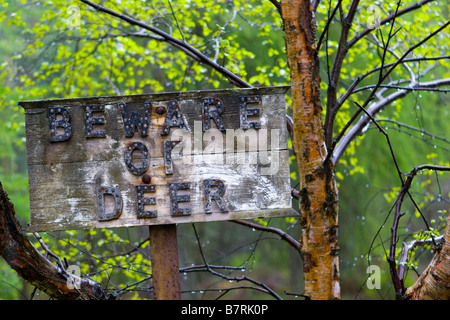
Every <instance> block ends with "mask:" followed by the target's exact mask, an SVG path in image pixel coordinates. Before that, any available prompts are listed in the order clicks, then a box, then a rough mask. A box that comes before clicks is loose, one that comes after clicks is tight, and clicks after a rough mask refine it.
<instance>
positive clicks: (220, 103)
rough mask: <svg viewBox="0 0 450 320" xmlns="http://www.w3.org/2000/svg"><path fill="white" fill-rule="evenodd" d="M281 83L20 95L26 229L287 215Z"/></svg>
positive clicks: (289, 211)
mask: <svg viewBox="0 0 450 320" xmlns="http://www.w3.org/2000/svg"><path fill="white" fill-rule="evenodd" d="M286 90H287V88H286V87H272V88H258V89H257V88H252V89H238V90H214V91H190V92H177V93H161V94H149V95H133V96H113V97H94V98H76V99H58V100H46V101H23V102H20V103H19V105H21V106H22V107H23V108H24V109H25V117H26V119H25V120H26V139H27V152H28V169H29V171H28V172H29V188H30V210H31V223H30V227H29V231H44V230H45V231H50V230H67V229H83V228H110V227H123V226H138V225H157V224H174V223H175V224H176V223H186V222H202V221H218V220H232V219H246V218H256V217H274V216H286V215H295V214H296V212H295V211H294V210H293V209H292V205H291V194H290V180H289V161H288V150H287V136H286V134H287V133H286V123H285V100H284V94H285V92H286Z"/></svg>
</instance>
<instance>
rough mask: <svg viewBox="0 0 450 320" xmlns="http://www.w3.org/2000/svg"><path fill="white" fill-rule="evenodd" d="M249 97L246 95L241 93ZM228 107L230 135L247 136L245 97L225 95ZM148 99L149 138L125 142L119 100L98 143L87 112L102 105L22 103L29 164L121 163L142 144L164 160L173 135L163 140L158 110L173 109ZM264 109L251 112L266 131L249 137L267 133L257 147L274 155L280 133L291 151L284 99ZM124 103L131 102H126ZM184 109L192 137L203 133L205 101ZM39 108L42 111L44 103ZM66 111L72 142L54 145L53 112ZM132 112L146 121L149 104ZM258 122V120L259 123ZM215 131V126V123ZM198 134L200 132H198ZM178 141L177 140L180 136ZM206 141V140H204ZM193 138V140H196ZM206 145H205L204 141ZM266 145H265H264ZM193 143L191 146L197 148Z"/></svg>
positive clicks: (265, 102) (268, 100)
mask: <svg viewBox="0 0 450 320" xmlns="http://www.w3.org/2000/svg"><path fill="white" fill-rule="evenodd" d="M241 94H243V93H241ZM217 97H218V98H220V99H221V100H222V101H223V103H224V104H225V108H224V109H225V110H224V113H223V114H222V115H221V118H222V120H223V122H224V124H225V126H226V128H227V129H229V130H230V135H231V133H233V132H232V130H234V134H235V135H239V134H240V133H241V130H239V129H240V122H239V101H238V99H239V96H231V97H229V96H226V95H225V94H222V95H218V96H217ZM146 98H147V99H144V98H143V97H140V99H139V101H142V100H143V101H153V103H152V108H151V114H150V125H149V133H148V136H146V137H142V136H141V135H140V134H139V133H138V132H136V133H135V134H134V136H133V137H132V138H130V139H125V136H124V128H123V127H124V124H123V119H122V115H121V114H120V112H119V107H118V103H115V102H114V101H117V98H114V99H112V101H108V102H106V101H105V103H106V104H105V113H104V114H103V115H100V114H99V115H97V116H102V117H104V118H105V121H106V123H105V125H101V126H98V127H99V128H98V130H105V131H106V133H107V135H106V137H105V138H93V139H87V138H86V134H85V110H84V107H85V106H88V105H91V104H99V103H100V102H101V101H103V99H102V100H99V101H92V99H87V100H86V101H84V102H83V100H78V99H77V100H75V101H72V100H67V101H59V102H58V104H55V102H54V101H52V100H49V104H48V106H46V107H39V108H36V107H35V106H34V105H33V107H32V108H31V107H30V104H29V103H21V104H22V105H23V106H24V107H25V108H26V111H25V113H26V119H25V120H26V133H27V151H28V162H29V163H30V164H44V163H62V162H84V161H96V160H99V159H102V160H111V159H115V158H117V157H122V156H123V153H122V152H123V149H124V148H125V147H126V145H127V144H128V143H129V141H131V140H132V141H138V142H142V143H144V144H146V145H148V146H149V148H151V152H150V157H163V147H162V145H163V142H164V141H167V140H170V139H171V136H172V135H168V136H162V135H161V131H162V127H163V124H164V120H165V117H166V114H163V115H158V114H157V113H156V110H157V108H158V107H161V106H162V107H165V108H167V105H168V102H169V101H170V100H166V101H155V100H152V99H154V97H153V96H146ZM261 100H262V101H261V103H259V104H255V105H249V106H251V107H255V108H256V107H257V108H258V109H260V117H257V121H260V122H261V129H263V130H254V129H253V130H248V133H247V135H249V136H251V135H252V134H255V135H256V137H257V139H259V137H260V135H261V136H262V134H261V133H265V134H267V138H266V139H264V141H267V142H266V145H265V146H262V145H261V146H255V147H256V148H259V150H263V149H269V150H271V149H273V148H272V147H271V146H272V145H273V144H275V143H272V139H271V138H272V136H273V135H272V134H271V130H272V129H277V130H279V137H278V143H277V147H276V148H275V149H286V148H287V146H286V143H287V132H286V120H285V118H284V113H285V110H284V108H280V106H284V96H281V95H276V96H262V99H261ZM121 101H127V100H126V99H121ZM179 104H180V109H181V112H182V114H183V115H184V117H185V119H186V120H187V121H186V122H187V123H188V126H189V128H190V130H191V134H192V135H194V134H195V133H200V130H201V129H202V126H201V123H202V97H198V98H195V99H194V98H191V99H189V100H180V101H179ZM38 105H41V103H39V104H38ZM56 106H63V107H65V108H66V109H67V110H68V111H69V112H70V117H71V121H70V123H71V126H72V133H71V136H70V139H69V140H68V141H65V142H64V143H63V142H61V143H49V137H50V136H49V120H48V117H47V112H48V111H47V110H48V108H49V107H56ZM126 107H127V112H128V113H132V112H137V113H138V114H139V115H141V116H143V115H144V113H143V111H142V110H143V108H144V102H126ZM255 118H256V117H255ZM211 122H212V125H213V127H214V125H215V123H214V121H211ZM175 129H176V128H173V129H172V131H171V134H172V133H174V131H175ZM194 129H198V130H197V132H194ZM174 138H177V136H175V137H174ZM204 138H205V139H206V137H204ZM193 139H194V137H192V139H191V140H193ZM202 140H203V139H202ZM261 140H263V139H261ZM193 143H194V142H193V141H191V144H192V148H194V146H193ZM209 143H210V141H202V148H203V149H204V148H205V147H206V146H207V145H208V144H209ZM222 146H223V150H224V151H226V148H227V141H226V138H225V137H224V138H223V139H222ZM246 146H247V150H249V147H248V143H247V144H246ZM233 148H234V150H235V151H237V149H238V144H237V143H236V142H235V143H234V144H233Z"/></svg>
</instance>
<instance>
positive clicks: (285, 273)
mask: <svg viewBox="0 0 450 320" xmlns="http://www.w3.org/2000/svg"><path fill="white" fill-rule="evenodd" d="M350 2H351V1H350V0H345V1H342V6H343V8H344V14H345V11H346V10H347V9H346V8H348V7H349V5H350ZM413 2H414V1H412V0H410V1H404V2H403V4H402V7H406V6H408V5H409V4H411V3H413ZM336 3H337V1H332V2H331V3H328V2H320V5H319V7H318V13H317V25H318V35H317V36H320V34H321V32H322V30H323V28H324V27H325V25H326V21H327V17H328V16H329V8H330V4H331V8H333V7H334V5H335V4H336ZM374 4H375V5H377V6H378V7H379V8H381V11H380V12H381V15H382V17H383V16H386V15H387V14H388V13H389V12H392V11H393V10H394V9H395V3H388V2H381V1H375V2H374ZM69 5H75V9H78V10H79V11H76V10H75V11H73V10H72V9H73V8H72V9H70V8H69ZM103 5H105V6H106V7H109V8H111V9H113V10H115V11H117V12H120V13H123V14H127V15H131V16H133V17H134V18H135V19H137V20H141V21H144V22H146V23H149V24H151V25H153V26H155V27H157V28H160V29H162V30H164V31H165V32H168V33H170V34H172V35H173V36H174V37H176V38H178V39H182V40H184V41H186V42H187V43H188V44H190V45H191V46H193V47H194V48H197V49H199V50H200V51H201V52H203V53H204V54H205V55H207V56H208V57H210V58H211V59H213V60H215V61H217V62H218V63H219V64H221V65H222V66H223V67H225V68H227V69H229V70H231V71H232V72H233V73H236V74H238V75H239V76H240V77H242V78H243V79H244V80H245V81H247V82H248V83H250V84H252V85H254V86H276V85H287V84H289V82H290V79H289V69H288V66H287V65H286V58H285V50H284V38H283V29H282V24H281V20H280V17H279V14H278V12H277V11H276V10H275V8H274V6H273V5H272V4H271V3H270V1H262V2H261V1H253V0H252V1H212V0H209V1H193V0H183V1H176V2H175V1H172V2H170V1H136V0H126V1H121V2H115V1H105V2H104V3H103ZM368 5H369V3H363V4H361V6H360V8H359V9H358V13H357V15H356V18H355V21H354V27H352V29H351V32H350V35H349V38H350V39H351V38H352V37H353V36H355V35H356V34H357V33H358V32H360V31H361V30H363V29H365V28H366V27H367V21H368V14H369V10H368ZM448 11H449V4H448V3H445V2H443V3H441V2H439V3H431V4H430V5H426V6H423V7H422V8H420V9H419V10H418V11H416V12H414V13H411V14H407V15H404V16H402V17H401V19H400V20H399V21H397V23H398V26H399V27H401V28H402V29H401V31H400V32H399V33H398V34H397V36H396V38H395V39H394V40H393V42H394V44H393V48H394V49H395V51H396V52H400V53H402V52H404V51H405V50H406V49H407V48H408V47H409V46H410V45H412V44H414V43H416V42H417V41H419V40H420V39H422V38H423V37H424V36H425V35H427V34H428V33H430V32H431V31H432V30H434V29H435V28H436V27H437V26H438V25H439V24H440V23H442V22H443V21H444V20H445V19H446V18H447V17H448ZM76 12H79V13H80V16H79V19H77V17H74V13H76ZM74 18H75V19H74ZM77 23H79V25H77ZM74 24H75V25H74ZM389 27H390V26H389V25H385V26H382V27H381V30H380V31H381V32H382V33H383V34H384V36H385V37H386V36H387V33H388V30H389V29H388V28H389ZM138 32H139V33H141V34H138V35H136V33H138ZM339 36H340V22H339V21H338V20H337V19H335V20H333V22H332V23H331V25H330V29H329V34H328V37H327V38H326V40H325V41H326V45H323V46H322V50H321V53H320V62H321V66H322V71H321V78H322V82H321V90H322V101H323V105H324V106H325V105H326V92H327V88H328V84H327V83H328V74H327V65H328V64H330V63H332V61H333V58H334V56H335V54H336V49H337V45H338V41H339ZM449 39H450V37H449V36H448V32H443V33H442V34H440V35H438V36H436V37H434V38H432V39H431V40H430V41H428V42H427V43H426V44H425V45H423V46H421V47H420V48H417V49H416V50H415V51H414V53H413V56H415V57H422V56H429V57H430V56H439V55H444V54H448V52H447V51H448V48H449V45H450V43H449V41H450V40H449ZM377 41H378V42H379V41H381V39H380V36H379V33H378V38H377V33H373V34H372V35H370V36H368V37H367V38H366V39H364V40H361V41H360V42H359V43H358V44H357V45H356V46H354V47H353V48H352V49H351V50H350V52H349V54H348V55H347V57H346V59H345V61H344V65H343V68H342V75H341V82H340V86H339V90H338V93H339V94H340V95H341V94H343V93H345V91H346V89H347V88H348V86H349V84H350V83H351V82H352V80H353V79H354V78H355V77H357V76H358V75H361V74H364V73H365V72H367V71H369V70H371V69H372V68H374V67H377V66H379V64H380V56H381V49H380V48H379V46H378V45H377ZM396 59H397V58H396V57H395V56H394V55H392V54H388V55H387V60H386V63H390V62H394V61H395V60H396ZM412 68H414V72H415V73H417V74H420V73H421V72H423V71H424V70H427V69H428V68H430V69H431V70H432V72H428V73H427V74H426V75H425V76H424V77H423V78H421V81H430V80H434V79H438V78H448V77H450V72H449V70H450V62H449V60H448V59H444V60H439V61H438V62H435V61H431V62H430V61H422V62H418V63H415V64H413V65H412ZM377 76H378V74H377V73H375V74H374V75H373V76H372V77H368V78H367V79H365V80H364V81H362V82H361V84H360V85H361V86H365V85H369V84H373V83H374V81H376V77H377ZM408 77H409V74H408V70H407V69H405V68H402V67H398V68H396V70H395V72H394V73H393V74H392V78H398V79H402V78H408ZM374 78H375V80H374ZM228 87H232V84H230V83H229V82H228V81H227V80H226V79H224V78H223V77H222V76H221V75H219V74H218V73H217V72H216V71H214V70H212V69H211V68H209V67H208V66H206V65H204V64H202V63H199V62H198V61H196V60H194V59H192V58H191V57H189V56H188V55H187V54H186V53H184V52H182V51H180V50H178V49H176V48H174V47H172V46H171V45H169V44H167V43H165V42H163V41H160V40H159V39H158V38H156V37H152V36H149V35H147V36H144V35H142V30H139V29H138V28H136V27H133V26H130V25H128V24H126V23H124V22H122V21H120V20H118V19H115V18H112V17H110V16H108V15H105V14H101V13H98V12H96V11H94V10H92V9H91V8H89V7H87V6H86V5H84V4H82V3H81V2H74V3H72V2H71V3H67V2H65V1H50V0H40V1H30V0H28V1H27V0H21V1H17V0H16V1H12V2H11V1H5V0H0V97H1V99H0V181H1V182H2V184H3V187H4V188H5V190H6V191H7V192H8V193H9V196H10V197H11V200H12V201H13V203H14V205H15V208H16V211H17V217H18V219H19V220H20V221H21V223H22V225H24V226H25V225H26V223H27V221H28V215H29V204H28V183H27V171H26V170H27V168H26V148H25V145H26V141H25V128H24V114H23V110H22V109H20V108H19V107H18V105H17V102H18V101H20V100H34V99H50V98H62V97H64V98H72V97H87V96H100V95H116V94H121V95H128V94H140V93H154V92H162V91H184V90H194V89H195V90H200V89H214V88H228ZM367 95H368V92H367V91H360V92H358V93H356V94H354V95H353V96H352V98H351V99H349V100H347V101H346V102H345V104H344V105H343V106H342V108H341V110H340V112H339V113H338V116H337V118H336V123H335V126H334V129H335V132H336V133H338V132H339V131H340V130H341V129H342V128H343V126H344V125H345V124H346V123H347V121H348V120H349V119H350V117H351V115H352V114H353V112H355V111H356V107H355V105H354V104H353V102H352V101H353V100H354V101H363V100H364V97H366V96H367ZM447 101H448V97H447V96H446V95H445V94H443V93H425V92H414V93H411V94H409V95H408V96H407V97H406V98H404V99H402V100H399V101H396V102H395V103H393V104H391V105H390V106H389V107H388V108H386V109H385V110H384V111H383V112H382V113H381V114H379V115H377V118H378V119H391V120H395V121H400V122H402V123H405V124H409V125H411V126H414V127H417V128H419V129H421V130H423V132H425V133H427V132H431V133H433V134H435V135H436V136H437V137H444V139H438V138H432V137H431V136H429V135H427V134H423V133H422V134H420V133H417V132H415V131H412V130H410V129H407V128H406V127H398V126H396V125H395V124H393V123H389V122H380V123H381V124H382V125H383V126H386V129H388V132H389V135H390V138H391V140H392V142H393V146H394V150H395V152H396V156H397V158H398V161H399V165H400V168H401V170H402V171H403V172H405V173H406V172H409V170H411V169H412V168H413V167H414V166H416V165H419V164H423V163H432V164H440V165H444V164H445V165H448V148H449V144H448V140H445V137H448V136H449V130H450V129H449V126H448V113H449V105H448V102H447ZM289 102H290V97H289V96H287V106H288V112H290V110H289ZM324 110H325V108H324ZM372 129H373V128H372V127H370V128H369V130H368V131H367V132H366V133H365V134H364V135H361V136H360V137H358V138H357V139H356V140H355V141H354V142H353V143H352V144H351V145H350V147H349V148H348V149H347V151H346V153H345V155H344V157H343V158H342V159H341V161H340V162H339V165H338V167H337V173H336V176H337V179H338V183H339V190H340V194H339V195H340V231H339V234H340V243H341V254H340V259H341V273H342V296H343V298H349V299H354V298H371V299H377V298H380V297H383V298H392V297H393V290H392V289H391V284H390V278H389V270H388V269H387V263H386V260H385V257H386V248H387V246H388V241H389V229H390V224H389V223H390V220H389V210H390V208H391V207H392V204H393V201H395V200H393V199H395V197H396V192H398V187H399V181H398V176H397V175H396V173H395V168H394V166H393V162H392V159H391V158H390V155H389V150H388V148H387V144H386V142H385V140H384V137H383V136H382V135H381V134H380V133H379V132H377V129H375V130H372ZM291 169H292V174H291V178H292V186H293V187H298V168H296V164H295V159H294V158H293V157H291ZM416 180H417V181H416V183H415V184H414V190H413V192H414V195H415V196H416V197H417V200H418V202H419V203H420V206H421V207H422V209H423V211H424V213H425V215H426V216H427V217H428V218H429V219H430V220H431V219H434V220H435V221H438V223H435V226H436V230H442V228H443V226H444V225H443V222H442V221H441V219H440V218H439V217H441V216H442V212H443V210H447V212H448V199H449V195H448V192H447V193H445V190H448V184H449V179H448V176H445V175H441V174H438V173H434V172H433V173H431V175H428V174H423V175H421V176H420V177H418V178H417V179H416ZM446 187H447V189H446ZM297 206H298V204H297V202H296V201H295V200H294V207H297ZM405 210H407V212H408V213H409V214H408V215H406V216H405V217H404V218H402V230H401V231H402V232H401V239H402V241H407V240H408V239H412V238H413V237H414V233H415V232H417V231H421V230H422V231H424V230H423V229H424V225H423V223H422V222H421V220H420V219H419V218H417V217H416V214H415V213H416V212H415V209H414V208H413V206H412V205H411V204H405ZM259 222H260V223H263V224H266V225H269V226H276V227H279V228H281V229H283V230H287V232H288V233H289V234H291V235H293V236H294V237H295V238H296V239H300V227H299V225H298V221H296V220H295V219H292V218H291V219H272V220H261V221H259ZM197 230H198V233H199V236H200V238H201V241H202V246H203V247H204V251H205V253H206V256H207V257H208V261H209V262H210V263H211V264H218V265H232V266H236V267H239V270H238V271H233V272H234V273H233V274H237V275H241V274H246V275H248V276H249V277H252V278H255V279H258V280H260V281H261V282H265V283H267V284H268V285H269V286H271V287H273V288H275V289H276V290H277V291H278V292H280V293H283V292H292V293H302V286H303V284H302V280H301V279H302V272H301V269H302V262H301V259H300V257H299V255H298V253H297V252H295V251H294V250H292V249H291V248H288V246H287V245H286V244H285V243H283V242H282V241H279V240H278V238H277V237H274V236H271V235H267V234H264V233H261V232H258V231H252V230H248V228H244V227H242V226H237V225H235V224H233V223H229V222H226V223H209V224H199V225H198V226H197ZM147 236H148V230H147V229H145V228H130V229H111V230H105V229H100V230H88V231H67V232H60V233H48V234H44V235H43V237H44V239H45V241H46V242H47V243H48V244H49V246H50V247H51V250H52V251H54V252H55V253H57V254H58V255H59V256H61V257H65V258H66V259H67V260H68V262H69V264H76V265H78V266H80V268H81V272H82V274H88V275H89V276H91V277H92V278H94V279H95V280H97V281H99V282H100V283H102V284H103V285H104V286H105V287H107V288H109V289H111V290H119V288H122V291H121V292H122V293H125V292H128V291H129V289H130V293H127V294H126V295H124V296H123V298H130V299H131V298H148V297H151V295H149V294H148V288H149V286H150V285H151V282H150V277H151V262H150V260H149V257H148V251H149V249H148V243H147V242H146V241H145V239H146V237H147ZM179 238H180V243H182V245H180V259H181V261H180V264H181V267H183V266H191V265H198V264H202V263H203V260H202V257H201V256H199V251H198V247H197V246H198V243H197V240H196V237H195V236H194V234H193V232H192V227H191V226H189V225H182V226H179ZM36 246H37V247H38V248H40V247H39V244H36ZM418 250H420V249H418ZM428 251H429V250H425V251H424V252H425V253H424V254H420V255H419V254H417V252H418V251H417V250H416V252H415V263H416V262H417V263H416V266H417V268H418V269H419V270H420V269H421V268H423V267H424V263H426V261H427V255H426V252H428ZM42 252H43V254H44V251H42ZM369 255H370V263H373V264H378V265H379V266H380V267H381V268H382V289H381V290H378V291H377V290H369V289H367V287H366V286H365V280H366V278H367V273H366V268H367V266H368V257H369ZM419 256H420V259H419ZM428 256H429V255H428ZM422 257H423V259H421V258H422ZM421 261H423V263H422V264H420V263H421ZM0 274H1V275H2V276H3V277H2V279H3V281H2V282H0V298H4V299H22V298H24V297H29V296H30V294H31V291H32V288H29V287H27V286H25V285H24V284H23V282H22V281H21V280H20V279H18V278H17V277H16V276H15V273H14V272H13V271H11V270H10V269H9V267H8V266H7V265H5V264H4V262H3V261H0ZM230 274H231V271H230ZM182 279H183V282H182V287H183V290H184V291H185V292H186V293H184V297H187V298H190V299H200V298H211V297H216V296H218V295H220V294H221V293H218V292H209V291H206V290H205V289H203V288H210V287H224V288H226V287H230V286H232V285H236V283H229V282H227V281H219V280H218V279H217V278H214V277H211V276H209V275H205V274H203V273H188V272H186V273H184V274H183V276H182ZM408 279H409V281H413V280H414V275H412V276H411V277H410V278H408ZM131 284H134V285H133V286H131V287H128V286H129V285H131ZM239 285H240V284H239ZM247 285H248V284H247ZM200 288H202V289H203V290H201V289H200ZM133 289H134V291H131V290H133ZM201 291H203V292H201ZM34 297H35V298H36V295H35V296H34ZM284 297H285V298H287V299H295V298H296V296H295V295H285V296H284ZM224 298H268V297H267V295H265V294H262V293H259V292H257V291H254V290H235V291H232V292H230V293H227V294H226V295H225V296H224Z"/></svg>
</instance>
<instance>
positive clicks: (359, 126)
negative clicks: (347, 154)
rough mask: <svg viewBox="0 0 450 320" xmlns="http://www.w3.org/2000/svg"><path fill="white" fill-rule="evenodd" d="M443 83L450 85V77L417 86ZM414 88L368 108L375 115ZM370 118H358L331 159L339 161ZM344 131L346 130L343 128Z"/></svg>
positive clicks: (356, 115) (422, 86)
mask: <svg viewBox="0 0 450 320" xmlns="http://www.w3.org/2000/svg"><path fill="white" fill-rule="evenodd" d="M443 85H450V78H446V79H439V80H435V81H429V82H422V83H417V84H416V86H419V87H420V88H422V89H423V88H436V87H439V86H443ZM411 89H413V88H409V89H402V90H398V91H396V92H394V93H392V94H390V95H389V96H387V97H385V98H383V99H381V100H379V101H377V102H374V103H372V104H371V105H370V106H369V107H368V108H367V109H366V110H367V112H368V113H369V114H370V115H371V116H374V115H375V114H376V113H378V112H379V111H380V110H382V109H384V108H385V107H386V106H387V105H389V104H390V103H392V102H393V101H395V100H398V99H400V98H403V97H404V96H406V95H407V94H408V93H410V92H413V90H411ZM358 116H359V112H356V113H355V114H354V115H353V117H352V119H351V120H350V121H349V123H350V122H353V121H354V120H356V118H357V117H358ZM369 121H370V118H369V117H368V116H367V115H363V116H361V118H360V119H359V120H358V122H357V123H355V124H354V125H353V126H352V127H351V128H350V129H349V130H348V132H346V133H345V134H343V135H342V138H341V139H340V141H339V143H338V144H337V145H336V147H335V148H334V150H333V154H332V156H331V160H332V162H333V163H335V164H336V163H337V161H339V159H340V158H341V156H342V155H343V153H344V151H345V149H346V148H347V147H348V145H349V144H350V143H351V142H352V141H353V139H355V137H356V136H358V135H359V134H360V132H361V131H362V129H363V128H364V127H365V126H366V125H367V124H368V123H369ZM343 132H344V130H343Z"/></svg>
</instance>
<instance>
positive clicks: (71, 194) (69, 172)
mask: <svg viewBox="0 0 450 320" xmlns="http://www.w3.org/2000/svg"><path fill="white" fill-rule="evenodd" d="M274 154H276V155H274V156H273V157H274V158H278V159H279V168H278V172H277V174H276V175H261V169H264V168H266V169H268V170H269V168H268V167H266V166H262V165H261V164H254V163H251V162H254V161H252V160H249V161H248V162H247V163H246V164H240V165H239V164H235V165H228V166H225V165H223V162H224V161H225V156H224V155H208V156H195V157H193V159H192V160H191V162H192V163H191V164H184V165H183V166H177V165H176V164H175V165H174V174H173V175H165V173H164V161H163V159H162V158H157V159H152V163H151V168H150V169H149V172H148V174H149V175H150V176H151V184H155V185H156V192H154V193H148V195H147V196H148V197H155V198H156V205H149V206H148V207H149V210H150V209H151V210H157V212H158V216H157V217H156V218H146V219H138V218H137V217H136V212H137V200H136V190H135V186H136V185H140V184H143V182H142V178H141V177H136V176H134V175H132V174H131V173H130V172H129V171H128V170H126V169H125V168H124V165H123V161H121V160H119V159H118V160H115V161H112V162H111V161H108V162H101V161H100V162H90V163H83V164H81V163H73V164H72V163H62V164H57V165H32V166H30V174H29V176H30V201H31V203H32V204H33V205H32V206H31V208H30V209H31V225H30V231H42V230H48V231H50V230H63V229H71V228H77V227H80V228H110V227H118V226H133V225H154V224H170V223H184V222H208V221H218V220H229V219H241V218H243V217H247V218H258V217H271V216H279V215H280V214H279V213H278V212H277V211H276V209H279V208H291V206H292V205H291V195H290V182H289V166H288V164H289V159H288V156H289V155H288V151H287V150H283V151H274ZM248 156H249V157H248V159H250V158H251V157H253V158H254V157H256V156H257V153H252V154H249V155H248ZM199 157H203V159H202V161H200V160H197V158H199ZM270 158H271V157H270ZM220 159H222V160H221V161H220ZM274 163H275V160H274ZM205 179H221V180H222V181H223V182H224V183H225V185H226V187H227V189H226V193H225V200H226V201H227V205H228V208H229V212H228V213H221V212H220V210H219V208H218V207H217V206H216V205H215V204H214V203H213V207H212V213H209V214H205V210H204V199H203V189H202V181H203V180H205ZM174 182H190V190H189V191H185V190H180V191H179V192H178V193H179V194H180V195H182V194H189V196H190V202H189V203H180V204H179V206H180V208H187V207H189V208H191V209H192V212H191V215H190V216H186V217H183V216H181V217H179V216H176V217H173V216H171V212H170V206H171V201H170V197H169V183H174ZM80 186H82V187H80ZM100 186H115V187H117V188H118V189H119V190H120V192H121V195H122V198H123V210H122V214H121V216H120V218H119V219H115V220H111V221H98V219H97V202H96V201H97V195H96V189H97V187H100ZM55 198H56V199H63V201H48V199H55ZM150 207H152V208H150ZM287 212H290V211H289V210H286V211H284V212H283V214H284V215H286V213H287ZM290 213H291V214H295V213H294V212H293V211H292V212H290Z"/></svg>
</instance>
